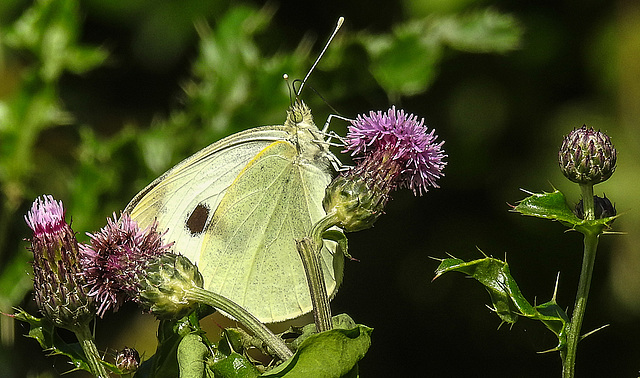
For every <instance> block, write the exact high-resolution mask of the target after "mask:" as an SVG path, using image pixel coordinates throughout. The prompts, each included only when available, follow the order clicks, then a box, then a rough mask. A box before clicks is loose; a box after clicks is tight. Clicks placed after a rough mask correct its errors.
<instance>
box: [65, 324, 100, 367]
mask: <svg viewBox="0 0 640 378" xmlns="http://www.w3.org/2000/svg"><path fill="white" fill-rule="evenodd" d="M73 332H74V333H75V334H76V338H78V342H79V343H80V346H81V347H82V350H83V351H84V355H85V357H86V358H87V364H88V365H89V369H91V373H93V375H94V376H96V377H98V378H108V377H109V373H108V372H107V369H106V368H105V367H104V365H103V364H102V358H100V354H99V353H98V348H97V347H96V344H95V343H94V342H93V335H92V334H91V330H90V329H89V325H88V324H83V325H80V326H78V327H77V328H76V329H74V330H73Z"/></svg>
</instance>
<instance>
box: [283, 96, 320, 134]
mask: <svg viewBox="0 0 640 378" xmlns="http://www.w3.org/2000/svg"><path fill="white" fill-rule="evenodd" d="M301 123H305V124H308V125H313V116H312V115H311V109H309V107H308V106H307V104H305V103H304V102H303V101H302V100H300V99H299V98H298V99H296V100H295V101H294V102H293V104H292V105H291V106H290V107H289V110H287V120H286V121H285V122H284V125H285V126H289V127H296V126H297V125H299V124H301Z"/></svg>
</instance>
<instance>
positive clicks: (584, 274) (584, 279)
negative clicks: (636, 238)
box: [561, 185, 599, 378]
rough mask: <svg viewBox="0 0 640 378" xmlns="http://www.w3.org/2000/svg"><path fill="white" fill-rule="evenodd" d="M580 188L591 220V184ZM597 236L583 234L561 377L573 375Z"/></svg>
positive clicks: (584, 205)
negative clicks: (580, 268) (580, 262)
mask: <svg viewBox="0 0 640 378" xmlns="http://www.w3.org/2000/svg"><path fill="white" fill-rule="evenodd" d="M580 188H581V189H582V203H583V209H584V214H585V217H584V218H585V220H593V219H594V218H595V216H594V214H595V212H594V203H593V186H592V185H581V186H580ZM598 237H599V234H598V233H585V235H584V256H583V259H582V270H581V272H580V281H579V282H578V292H577V294H576V302H575V306H574V310H573V314H572V317H571V322H570V323H569V327H568V330H567V347H566V348H565V349H564V350H563V351H562V352H561V357H562V377H563V378H573V377H574V376H575V364H576V354H577V350H578V342H579V341H580V329H581V328H582V320H583V319H584V314H585V311H586V308H587V298H588V297H589V288H590V286H591V278H592V276H593V267H594V265H595V260H596V250H597V249H598Z"/></svg>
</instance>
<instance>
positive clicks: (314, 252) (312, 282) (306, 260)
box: [297, 212, 339, 332]
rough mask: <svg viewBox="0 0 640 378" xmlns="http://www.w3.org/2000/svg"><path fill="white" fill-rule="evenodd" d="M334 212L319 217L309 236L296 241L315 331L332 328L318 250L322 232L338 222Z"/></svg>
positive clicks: (320, 246)
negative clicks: (309, 297) (305, 277)
mask: <svg viewBox="0 0 640 378" xmlns="http://www.w3.org/2000/svg"><path fill="white" fill-rule="evenodd" d="M338 218H339V217H338V215H337V214H336V213H333V212H331V213H329V214H327V215H326V216H325V217H324V218H322V219H320V220H319V221H318V222H317V223H316V224H315V225H313V228H312V229H311V232H310V233H309V234H310V237H307V238H304V239H302V240H298V241H297V247H298V253H299V254H300V258H301V259H302V265H303V266H304V272H305V273H306V275H307V284H308V285H309V294H310V295H311V304H312V305H313V320H314V323H315V324H316V331H318V332H324V331H328V330H330V329H332V328H333V324H332V323H331V307H330V306H329V295H328V294H327V286H326V284H325V282H324V273H323V271H322V266H321V265H320V250H321V249H322V243H323V241H322V234H323V233H324V232H325V231H327V230H328V229H329V228H331V227H333V226H335V225H336V224H338V222H339V219H338Z"/></svg>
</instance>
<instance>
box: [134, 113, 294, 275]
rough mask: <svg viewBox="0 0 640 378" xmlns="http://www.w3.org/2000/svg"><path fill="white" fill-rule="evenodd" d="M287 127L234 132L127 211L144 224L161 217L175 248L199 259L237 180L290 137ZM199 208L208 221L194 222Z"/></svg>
mask: <svg viewBox="0 0 640 378" xmlns="http://www.w3.org/2000/svg"><path fill="white" fill-rule="evenodd" d="M286 136H287V133H286V132H285V131H284V126H266V127H261V128H255V129H251V130H247V131H244V132H241V133H237V134H234V135H231V136H229V137H227V138H225V139H222V140H220V141H218V142H216V143H213V144H211V145H210V146H208V147H206V148H204V149H202V150H200V151H199V152H197V153H195V154H194V155H192V156H191V157H189V158H187V159H185V160H183V161H182V162H180V163H178V164H177V165H175V166H174V167H173V168H171V169H170V170H169V171H167V172H166V173H164V174H163V175H162V176H160V177H159V178H157V179H156V180H154V181H153V182H152V183H151V184H149V185H148V186H147V187H146V188H145V189H143V190H142V191H141V192H140V193H139V194H138V195H137V196H136V197H134V199H133V200H132V201H131V202H130V203H129V204H128V205H127V207H126V208H125V210H124V212H126V213H129V214H130V215H131V217H132V218H133V219H134V220H136V221H137V222H138V224H139V225H140V226H141V227H143V228H144V227H147V226H149V225H150V224H151V223H152V222H153V221H154V220H155V219H157V221H158V224H159V227H158V230H161V231H164V230H168V232H167V234H166V235H165V240H166V241H167V242H169V241H172V242H174V243H175V244H174V251H175V252H179V253H181V254H183V255H185V256H187V257H188V258H189V259H191V260H192V261H194V262H197V261H198V260H199V259H200V254H201V253H202V238H203V234H204V233H203V232H202V231H204V229H205V227H206V225H207V223H208V222H209V221H210V219H211V216H212V215H213V212H214V211H215V209H216V208H217V207H218V204H219V203H220V200H222V196H223V195H224V193H225V192H226V190H227V188H228V187H229V186H230V185H231V184H232V183H233V180H235V178H236V177H237V175H238V174H239V173H240V171H242V169H243V168H244V167H245V165H246V162H247V161H249V160H251V159H252V158H253V157H254V156H255V155H256V154H258V153H259V152H260V151H261V150H263V149H264V148H266V147H267V146H269V144H271V143H273V141H275V140H281V139H282V138H285V137H286ZM196 209H200V210H201V211H200V214H201V215H202V213H203V211H202V210H204V211H206V213H207V214H206V215H207V216H206V219H205V220H204V223H200V224H195V225H194V224H193V223H192V224H188V221H189V219H190V218H192V215H193V214H194V211H196Z"/></svg>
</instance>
